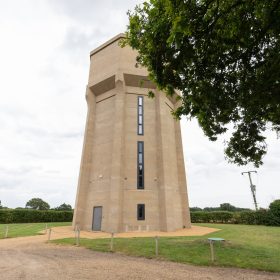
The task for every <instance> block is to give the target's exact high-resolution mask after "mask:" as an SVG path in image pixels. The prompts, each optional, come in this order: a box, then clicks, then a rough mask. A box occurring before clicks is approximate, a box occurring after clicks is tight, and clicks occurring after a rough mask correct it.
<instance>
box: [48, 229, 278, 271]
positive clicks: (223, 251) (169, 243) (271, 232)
mask: <svg viewBox="0 0 280 280" xmlns="http://www.w3.org/2000/svg"><path fill="white" fill-rule="evenodd" d="M197 225H200V226H208V227H212V228H219V229H221V231H218V232H215V233H212V234H208V235H205V236H199V237H161V238H160V239H159V258H161V259H165V260H169V261H175V262H181V263H191V264H195V265H215V266H229V267H240V268H250V269H258V270H265V271H274V272H280V227H266V226H246V225H224V224H216V225H215V224H197ZM208 237H222V238H224V239H226V242H224V243H216V244H215V255H216V259H217V260H216V261H215V262H214V263H212V262H211V261H210V249H209V244H208V242H207V238H208ZM53 242H55V243H59V244H74V243H75V240H74V239H73V238H68V239H61V240H54V241H53ZM80 244H81V246H83V247H86V248H89V249H92V250H95V251H102V252H108V251H110V239H98V240H91V239H81V242H80ZM114 251H115V252H119V253H124V254H127V255H132V256H141V257H146V258H155V240H154V238H125V239H123V238H116V239H115V240H114Z"/></svg>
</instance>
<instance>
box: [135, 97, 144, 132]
mask: <svg viewBox="0 0 280 280" xmlns="http://www.w3.org/2000/svg"><path fill="white" fill-rule="evenodd" d="M137 115H138V116H137V132H138V135H144V118H143V115H144V97H143V96H138V104H137Z"/></svg>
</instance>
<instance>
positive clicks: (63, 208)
mask: <svg viewBox="0 0 280 280" xmlns="http://www.w3.org/2000/svg"><path fill="white" fill-rule="evenodd" d="M55 210H58V211H71V210H72V206H71V205H70V204H66V203H63V204H61V205H60V206H58V207H56V208H55Z"/></svg>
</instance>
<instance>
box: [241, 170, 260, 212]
mask: <svg viewBox="0 0 280 280" xmlns="http://www.w3.org/2000/svg"><path fill="white" fill-rule="evenodd" d="M246 173H247V174H248V176H249V180H250V189H251V192H252V195H253V200H254V204H255V208H256V211H257V210H258V204H257V198H256V186H255V185H253V183H252V178H251V173H257V171H246V172H242V173H241V174H242V175H244V174H246Z"/></svg>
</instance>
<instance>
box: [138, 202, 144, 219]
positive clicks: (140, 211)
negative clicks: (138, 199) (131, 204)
mask: <svg viewBox="0 0 280 280" xmlns="http://www.w3.org/2000/svg"><path fill="white" fill-rule="evenodd" d="M137 220H138V221H141V220H142V221H143V220H145V204H137Z"/></svg>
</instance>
